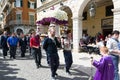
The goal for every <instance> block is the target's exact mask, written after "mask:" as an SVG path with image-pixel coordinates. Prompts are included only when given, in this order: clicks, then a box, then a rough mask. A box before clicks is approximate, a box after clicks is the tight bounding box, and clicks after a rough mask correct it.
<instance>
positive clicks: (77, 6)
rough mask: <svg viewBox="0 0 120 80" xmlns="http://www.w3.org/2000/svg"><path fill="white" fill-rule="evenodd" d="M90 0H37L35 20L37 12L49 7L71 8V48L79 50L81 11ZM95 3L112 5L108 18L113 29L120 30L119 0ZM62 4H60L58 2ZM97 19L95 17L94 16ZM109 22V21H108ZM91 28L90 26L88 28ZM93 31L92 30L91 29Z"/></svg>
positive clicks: (81, 29) (96, 0) (82, 26)
mask: <svg viewBox="0 0 120 80" xmlns="http://www.w3.org/2000/svg"><path fill="white" fill-rule="evenodd" d="M90 1H91V0H80V1H79V0H44V1H43V2H41V1H40V0H37V15H38V16H37V20H39V17H40V15H39V13H41V12H43V11H44V10H46V12H47V11H49V10H50V7H53V6H54V7H55V8H61V7H63V8H69V10H71V14H72V16H71V17H70V18H69V19H71V20H72V21H71V23H72V24H71V25H72V26H71V27H72V33H73V49H74V51H77V52H78V51H79V40H80V38H82V34H83V29H84V21H83V13H84V11H85V8H86V6H87V5H89V3H90ZM94 1H95V2H96V3H98V4H97V5H98V6H99V4H100V5H101V6H106V5H107V4H110V5H111V4H112V5H113V9H111V10H112V12H113V16H110V18H111V17H112V18H113V23H112V25H113V28H112V29H113V30H120V29H119V28H120V22H119V21H120V6H119V5H120V0H104V1H103V0H94ZM61 3H62V4H63V5H62V6H61V5H60V4H61ZM97 11H98V10H97ZM104 12H105V11H104V10H103V11H102V10H101V13H104ZM101 13H98V14H99V16H100V15H101ZM103 17H105V16H103ZM105 18H109V17H105ZM96 19H97V17H96ZM108 20H109V19H108ZM108 22H109V21H108ZM98 24H99V25H101V22H99V23H98ZM100 27H101V26H100ZM93 28H94V27H93ZM90 29H91V28H90ZM95 30H96V32H98V31H97V30H98V29H95ZM99 30H100V32H102V30H101V29H99ZM93 32H94V30H93ZM90 33H92V31H90V32H89V33H88V34H90Z"/></svg>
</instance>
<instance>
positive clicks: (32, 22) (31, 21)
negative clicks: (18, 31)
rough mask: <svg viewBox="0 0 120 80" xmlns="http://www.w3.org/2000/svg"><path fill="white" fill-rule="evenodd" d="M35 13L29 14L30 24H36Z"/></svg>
mask: <svg viewBox="0 0 120 80" xmlns="http://www.w3.org/2000/svg"><path fill="white" fill-rule="evenodd" d="M34 20H35V19H34V15H29V21H30V24H34Z"/></svg>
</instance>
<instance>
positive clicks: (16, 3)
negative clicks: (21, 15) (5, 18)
mask: <svg viewBox="0 0 120 80" xmlns="http://www.w3.org/2000/svg"><path fill="white" fill-rule="evenodd" d="M15 6H16V7H22V6H23V1H22V0H16V2H15Z"/></svg>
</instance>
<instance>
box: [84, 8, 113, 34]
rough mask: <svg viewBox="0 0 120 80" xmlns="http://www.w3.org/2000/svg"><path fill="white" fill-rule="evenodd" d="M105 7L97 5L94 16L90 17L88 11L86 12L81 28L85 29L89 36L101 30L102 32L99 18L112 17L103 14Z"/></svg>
mask: <svg viewBox="0 0 120 80" xmlns="http://www.w3.org/2000/svg"><path fill="white" fill-rule="evenodd" d="M105 7H106V6H102V7H98V8H97V9H96V15H95V18H90V16H89V12H87V16H88V17H87V20H83V30H87V33H88V34H89V35H90V36H95V35H96V33H98V32H101V33H102V28H101V20H102V19H106V18H112V17H113V16H109V17H106V16H105V12H106V10H105Z"/></svg>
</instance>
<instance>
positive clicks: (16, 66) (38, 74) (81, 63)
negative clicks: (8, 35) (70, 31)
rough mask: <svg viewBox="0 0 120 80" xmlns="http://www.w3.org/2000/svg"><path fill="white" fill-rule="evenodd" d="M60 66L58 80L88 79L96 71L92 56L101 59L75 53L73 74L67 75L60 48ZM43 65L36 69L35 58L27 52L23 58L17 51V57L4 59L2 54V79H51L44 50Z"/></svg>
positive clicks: (0, 61) (0, 75)
mask: <svg viewBox="0 0 120 80" xmlns="http://www.w3.org/2000/svg"><path fill="white" fill-rule="evenodd" d="M59 56H60V67H59V69H58V71H57V73H58V75H59V76H58V77H57V80H88V78H89V75H91V73H92V74H94V73H95V68H93V67H92V72H91V63H90V57H91V56H93V57H94V58H95V59H99V58H100V56H98V55H89V54H87V53H73V61H74V63H73V65H72V68H71V72H72V75H71V76H70V75H67V74H66V73H65V71H64V57H63V53H62V50H59ZM42 65H43V67H41V68H39V69H36V66H35V63H34V59H33V57H32V56H29V53H26V57H25V58H21V57H20V55H19V53H17V57H16V59H14V60H13V59H12V60H11V59H9V56H8V57H7V59H3V58H2V55H0V80H51V77H50V68H49V66H48V65H47V63H46V55H45V53H44V52H43V58H42Z"/></svg>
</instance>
